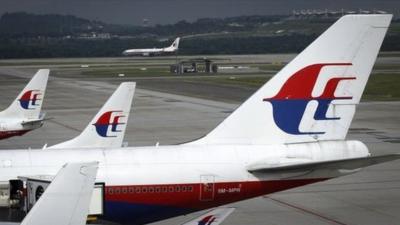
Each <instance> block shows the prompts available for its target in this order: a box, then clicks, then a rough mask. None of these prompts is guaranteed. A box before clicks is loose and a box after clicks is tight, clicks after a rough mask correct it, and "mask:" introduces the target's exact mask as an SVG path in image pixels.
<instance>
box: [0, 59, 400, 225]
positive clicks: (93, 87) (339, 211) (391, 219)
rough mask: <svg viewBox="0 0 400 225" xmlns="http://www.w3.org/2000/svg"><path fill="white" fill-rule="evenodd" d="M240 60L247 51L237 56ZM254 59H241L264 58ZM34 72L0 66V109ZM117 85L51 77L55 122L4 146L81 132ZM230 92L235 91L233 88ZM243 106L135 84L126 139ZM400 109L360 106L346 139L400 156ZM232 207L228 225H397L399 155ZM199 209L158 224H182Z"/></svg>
mask: <svg viewBox="0 0 400 225" xmlns="http://www.w3.org/2000/svg"><path fill="white" fill-rule="evenodd" d="M241 57H244V56H240V57H236V58H235V60H238V59H237V58H241ZM252 57H253V56H251V58H245V59H241V60H243V61H252V60H254V61H257V60H258V61H259V60H261V59H259V58H257V57H255V58H256V59H253V58H252ZM288 57H292V56H288ZM69 60H71V61H73V59H69ZM93 60H94V59H93ZM113 60H114V59H113ZM124 60H125V59H124ZM390 60H391V62H392V61H393V60H394V61H396V60H395V59H390ZM59 61H61V59H59ZM100 61H101V62H103V61H107V60H106V59H102V60H100ZM238 61H239V60H238ZM23 62H24V61H23ZM57 62H58V61H57ZM101 62H100V63H101ZM8 63H9V62H8ZM50 63H54V62H53V61H52V62H50ZM40 67H44V66H43V65H42V66H40ZM35 69H36V66H31V67H29V66H27V67H24V68H20V67H19V66H2V67H1V66H0V90H1V93H2V98H0V109H2V108H6V107H7V106H8V104H10V102H11V101H12V100H13V99H14V98H15V97H16V95H17V94H18V92H19V91H20V89H22V88H23V86H24V85H25V84H26V82H27V78H29V77H31V76H32V74H33V73H32V71H34V70H35ZM124 80H134V79H124ZM118 83H119V80H110V79H98V80H96V79H94V78H91V79H90V80H88V79H79V78H62V77H53V78H52V79H50V81H49V84H48V91H47V93H46V97H45V102H44V110H45V111H46V112H47V113H48V116H49V117H52V118H53V119H52V120H50V121H47V122H46V124H45V125H44V126H43V127H42V128H40V129H38V130H35V131H32V132H30V133H28V134H26V135H25V136H22V137H14V138H10V139H6V140H1V141H0V149H15V148H28V147H31V148H41V147H42V146H43V145H44V144H45V143H48V144H49V145H52V144H56V143H58V142H62V141H64V140H67V139H69V138H72V137H74V136H75V135H78V134H79V132H80V131H81V130H82V129H83V128H84V127H85V126H86V125H87V123H89V121H90V120H91V118H92V117H93V116H94V115H95V113H96V112H97V110H98V109H99V108H100V107H101V106H102V104H103V103H104V102H105V101H106V99H107V98H108V97H109V96H110V95H111V93H112V92H113V91H114V90H115V88H116V87H117V85H118ZM138 87H139V88H140V83H138ZM202 88H204V87H202ZM211 90H212V89H211ZM226 90H227V91H231V92H232V93H233V92H235V91H236V89H235V88H230V89H226ZM242 95H245V93H244V92H243V94H242ZM227 96H229V93H228V94H227ZM246 97H248V96H243V98H246ZM238 105H239V102H236V103H232V102H231V103H224V102H219V101H212V100H204V99H201V98H194V97H187V96H182V95H176V94H169V93H164V92H157V91H150V90H145V89H138V90H137V91H136V94H135V97H134V106H133V108H132V111H131V115H130V118H129V124H128V129H127V133H126V138H125V140H126V141H128V142H129V145H130V146H140V145H154V144H156V143H157V142H159V143H160V144H176V143H181V142H186V141H190V140H193V139H195V138H198V137H201V136H202V135H204V134H206V133H207V132H208V131H209V130H211V129H213V128H214V127H215V126H216V125H217V124H218V123H219V122H221V121H222V120H223V119H224V118H225V117H226V116H228V115H229V113H230V112H231V111H232V110H233V109H234V108H236V107H237V106H238ZM399 112H400V102H367V103H362V104H360V105H359V107H358V109H357V112H356V116H355V119H354V122H353V124H352V127H351V131H350V134H349V139H359V140H362V141H364V142H365V143H366V144H367V145H368V147H369V148H370V150H371V152H372V153H373V154H374V155H381V154H388V153H400V148H399V147H400V144H399V143H400V113H399ZM231 206H234V207H237V210H236V211H235V212H234V213H233V214H232V215H231V216H230V217H228V219H227V220H226V222H225V223H224V224H230V225H236V224H238V225H239V224H241V225H242V224H248V225H251V224H254V225H260V224H271V225H272V224H274V225H275V224H282V225H289V224H360V225H361V224H362V225H366V224H371V225H372V224H400V222H399V221H400V160H399V161H395V162H390V163H385V164H381V165H377V166H373V167H370V168H367V169H365V170H363V171H361V172H359V173H356V174H353V175H349V176H345V177H342V178H338V179H333V180H330V181H326V182H321V183H317V184H314V185H309V186H304V187H301V188H297V189H292V190H288V191H285V192H280V193H276V194H272V195H269V196H264V197H260V198H255V199H251V200H247V201H243V202H239V203H235V204H232V205H231ZM199 214H200V213H195V214H192V215H188V216H186V217H178V218H173V219H170V220H166V221H162V222H158V223H154V224H159V225H167V224H171V225H172V224H180V223H181V222H184V221H187V220H188V219H191V218H194V217H195V216H196V215H199Z"/></svg>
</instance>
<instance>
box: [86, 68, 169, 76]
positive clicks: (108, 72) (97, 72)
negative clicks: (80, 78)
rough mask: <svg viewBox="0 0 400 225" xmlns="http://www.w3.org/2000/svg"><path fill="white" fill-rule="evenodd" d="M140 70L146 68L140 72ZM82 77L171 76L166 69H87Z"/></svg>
mask: <svg viewBox="0 0 400 225" xmlns="http://www.w3.org/2000/svg"><path fill="white" fill-rule="evenodd" d="M141 68H146V70H142V69H141ZM81 73H82V75H88V76H97V77H98V76H101V77H115V76H118V74H125V76H126V77H140V76H149V77H151V76H172V75H174V74H172V73H170V71H169V69H168V68H166V67H129V68H110V69H104V68H100V69H87V70H83V71H82V72H81Z"/></svg>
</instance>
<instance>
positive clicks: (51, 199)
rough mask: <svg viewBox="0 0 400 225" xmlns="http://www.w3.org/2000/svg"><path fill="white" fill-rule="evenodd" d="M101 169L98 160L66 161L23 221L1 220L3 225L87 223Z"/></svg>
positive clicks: (71, 224) (82, 224) (79, 224)
mask: <svg viewBox="0 0 400 225" xmlns="http://www.w3.org/2000/svg"><path fill="white" fill-rule="evenodd" d="M97 169H98V162H91V163H68V164H66V165H65V166H63V167H62V168H61V169H60V171H59V172H58V174H57V176H56V177H55V178H54V180H53V181H52V182H51V183H50V185H49V186H48V187H47V189H46V191H45V192H44V193H43V195H42V196H41V197H40V199H39V200H38V202H37V203H36V204H35V205H34V206H33V208H32V209H31V210H30V211H29V213H28V214H27V215H26V216H25V218H24V219H23V221H22V222H21V223H13V222H4V223H3V222H1V223H0V224H1V225H16V224H21V225H55V224H57V225H84V224H86V219H87V216H88V213H89V204H90V200H91V197H92V192H93V189H94V182H95V180H96V174H97Z"/></svg>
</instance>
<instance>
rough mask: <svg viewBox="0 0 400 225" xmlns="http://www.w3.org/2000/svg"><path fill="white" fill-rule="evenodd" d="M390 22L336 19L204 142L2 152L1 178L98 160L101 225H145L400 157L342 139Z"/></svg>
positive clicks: (379, 17)
mask: <svg viewBox="0 0 400 225" xmlns="http://www.w3.org/2000/svg"><path fill="white" fill-rule="evenodd" d="M391 18H392V15H347V16H344V17H342V18H340V19H339V20H338V21H337V22H336V23H335V24H333V25H332V26H331V27H330V28H329V29H328V30H326V31H325V32H324V33H323V34H322V35H321V36H320V37H318V38H317V39H316V40H315V41H314V42H313V43H311V44H310V45H309V46H308V47H307V48H306V49H305V50H304V51H303V52H302V53H300V54H299V55H298V56H297V57H296V58H295V59H293V60H292V61H291V62H290V63H289V64H287V65H286V66H285V67H284V68H283V69H282V70H281V71H280V72H279V73H278V74H276V75H275V76H274V77H273V78H272V79H271V80H270V81H268V82H267V83H266V84H265V85H264V86H262V87H261V88H260V89H259V90H258V91H257V92H256V93H255V94H253V95H252V96H251V97H250V98H249V99H248V100H247V101H246V102H244V103H243V104H242V105H241V106H239V107H238V108H237V109H236V110H235V111H234V112H233V113H232V114H231V115H230V116H229V117H228V118H226V119H225V120H224V121H223V122H222V123H221V124H220V125H218V126H217V127H216V128H215V129H214V130H212V131H211V132H210V133H209V134H207V135H206V136H204V137H202V138H200V139H199V140H196V141H194V142H189V143H186V144H180V145H171V146H148V147H132V148H96V149H93V148H92V149H90V150H88V149H76V148H75V149H58V150H57V151H51V150H49V151H43V150H31V149H28V150H4V151H0V181H8V180H10V179H15V178H16V177H18V176H19V175H25V176H26V175H37V174H49V175H51V174H55V173H56V172H57V171H58V169H59V168H60V167H61V166H62V165H63V164H65V163H68V162H79V161H82V160H89V159H90V160H94V161H99V162H100V164H99V173H98V176H97V181H98V182H104V183H105V203H104V204H105V206H104V207H105V214H104V216H103V217H102V218H103V219H105V220H109V221H113V222H117V223H121V224H146V223H150V222H154V221H159V220H163V219H167V218H170V217H175V216H179V215H184V214H188V213H191V212H195V211H199V210H204V209H209V208H213V207H217V206H220V205H225V204H228V203H232V202H237V201H241V200H245V199H249V198H253V197H257V196H262V195H266V194H270V193H273V192H278V191H282V190H286V189H290V188H294V187H298V186H302V185H307V184H311V183H315V182H320V181H325V180H328V179H332V178H335V177H339V176H343V175H347V174H350V173H354V172H357V171H359V170H360V169H361V168H363V167H366V166H370V165H374V164H377V163H382V162H386V161H390V160H395V159H399V158H400V155H398V154H394V155H385V156H374V157H372V156H371V154H370V152H369V150H368V148H367V146H366V145H365V144H363V143H362V142H360V141H356V140H346V135H347V132H348V130H349V127H350V124H351V121H352V119H353V116H354V113H355V108H356V105H357V104H358V103H359V101H360V98H361V95H362V92H363V90H364V88H365V85H366V83H367V80H368V77H369V75H370V73H371V70H372V67H373V65H374V63H375V60H376V57H377V54H378V52H379V49H380V46H381V44H382V41H383V38H384V36H385V34H386V31H387V29H388V27H389V24H390V21H391Z"/></svg>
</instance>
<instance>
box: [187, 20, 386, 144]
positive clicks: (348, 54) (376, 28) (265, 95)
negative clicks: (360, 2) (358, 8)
mask: <svg viewBox="0 0 400 225" xmlns="http://www.w3.org/2000/svg"><path fill="white" fill-rule="evenodd" d="M391 18H392V15H347V16H343V17H341V18H340V19H339V20H338V21H337V22H336V23H335V24H333V25H332V26H331V27H330V28H328V29H327V30H326V31H325V32H324V33H323V34H321V36H319V37H318V38H317V39H316V40H315V41H314V42H313V43H311V44H310V45H309V46H308V47H307V48H306V49H305V50H304V51H303V52H301V53H300V54H299V55H298V56H297V57H296V58H295V59H293V60H292V61H291V62H290V63H289V64H287V65H286V66H285V67H284V68H283V69H282V70H281V71H280V72H279V73H278V74H276V75H275V76H274V77H273V78H272V79H271V80H269V82H267V83H266V84H264V85H263V86H262V87H261V88H260V89H259V90H258V91H257V92H256V93H254V94H253V95H252V96H251V97H250V98H249V99H248V100H247V101H246V102H244V103H243V104H242V105H241V106H240V107H239V108H237V109H236V110H235V111H234V112H233V113H232V114H231V115H230V116H229V117H228V118H226V119H225V120H224V121H223V122H222V123H221V124H219V125H218V126H217V127H216V128H215V129H214V130H212V131H211V132H210V133H209V134H207V135H206V136H205V137H203V138H201V139H199V140H197V141H194V142H191V143H188V144H282V143H302V142H314V141H320V140H343V139H344V138H345V137H346V134H347V132H348V129H349V127H350V123H351V121H352V119H353V116H354V113H355V107H356V105H357V104H358V103H359V102H360V98H361V95H362V93H363V90H364V88H365V85H366V83H367V80H368V77H369V75H370V73H371V70H372V67H373V65H374V63H375V60H376V57H377V55H378V52H379V49H380V46H381V44H382V41H383V39H384V37H385V34H386V31H387V29H388V27H389V24H390V21H391Z"/></svg>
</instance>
